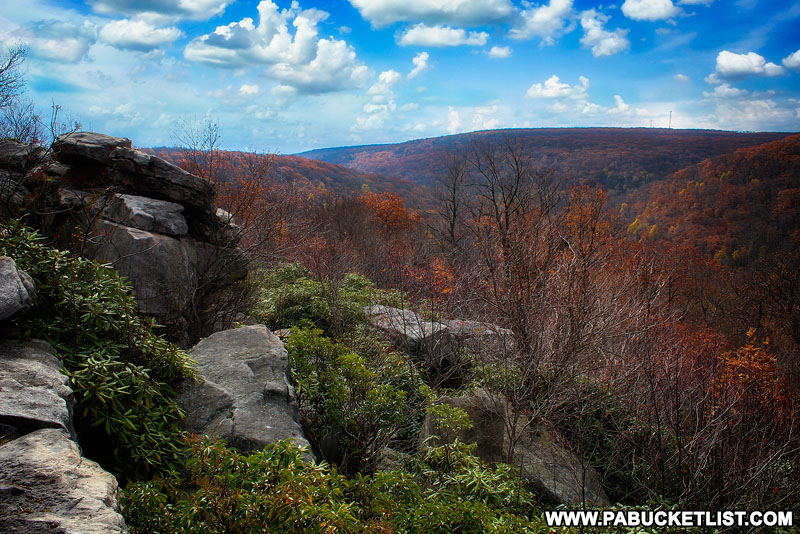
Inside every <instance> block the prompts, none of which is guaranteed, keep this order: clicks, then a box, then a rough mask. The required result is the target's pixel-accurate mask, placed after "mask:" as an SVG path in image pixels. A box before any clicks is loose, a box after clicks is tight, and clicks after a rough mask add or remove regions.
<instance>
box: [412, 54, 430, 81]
mask: <svg viewBox="0 0 800 534" xmlns="http://www.w3.org/2000/svg"><path fill="white" fill-rule="evenodd" d="M428 59H430V56H429V55H428V53H427V52H420V53H419V54H417V55H416V56H414V59H412V60H411V62H412V63H413V64H414V68H413V69H411V72H409V73H408V78H409V79H411V78H414V77H415V76H417V75H419V74H421V73H423V72H425V71H426V70H428V69H429V68H430V67H429V66H428Z"/></svg>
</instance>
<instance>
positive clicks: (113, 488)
mask: <svg viewBox="0 0 800 534" xmlns="http://www.w3.org/2000/svg"><path fill="white" fill-rule="evenodd" d="M118 489H119V488H118V486H117V481H116V479H114V477H113V476H112V475H111V474H109V473H107V472H106V471H103V470H102V469H101V468H100V466H99V465H97V464H96V463H95V462H92V461H90V460H87V459H86V458H83V457H82V456H81V454H80V451H79V450H78V446H77V445H76V444H75V442H74V441H72V440H71V439H70V438H69V436H68V435H67V433H66V432H65V431H64V430H61V429H55V428H44V429H40V430H36V431H34V432H31V433H30V434H27V435H25V436H23V437H21V438H18V439H15V440H13V441H9V442H7V443H4V444H3V445H0V531H1V532H8V533H12V532H13V533H18V534H23V533H26V534H27V533H31V534H34V533H35V534H39V533H45V532H53V533H59V534H112V533H124V532H127V531H128V530H127V527H126V526H125V521H124V520H123V518H122V516H121V515H120V514H119V504H118V501H117V494H118Z"/></svg>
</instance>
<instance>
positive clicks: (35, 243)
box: [0, 221, 192, 478]
mask: <svg viewBox="0 0 800 534" xmlns="http://www.w3.org/2000/svg"><path fill="white" fill-rule="evenodd" d="M0 254H2V255H8V256H10V257H11V258H13V259H14V261H15V262H16V263H17V265H18V266H19V268H21V269H24V270H25V271H26V272H27V273H28V274H29V275H30V276H31V278H32V279H33V281H34V283H35V284H36V291H37V298H36V302H35V305H34V306H33V307H32V308H31V309H29V310H28V311H27V312H25V313H24V314H22V315H21V316H19V317H17V318H15V319H14V320H13V323H14V328H16V329H17V330H18V331H20V332H21V333H23V334H24V335H26V336H28V337H33V338H39V339H45V340H46V341H48V342H50V344H51V345H52V346H53V348H54V349H55V352H56V355H57V356H58V357H59V358H60V359H61V362H62V363H63V365H64V369H65V373H66V374H67V375H68V376H69V377H70V384H71V387H72V389H73V390H74V392H75V398H76V405H75V412H74V413H75V426H76V429H77V430H78V436H79V439H80V442H81V445H82V447H83V449H84V452H85V453H86V454H87V456H89V457H90V458H93V459H95V460H97V461H99V462H100V463H101V464H103V465H104V467H106V468H108V469H109V470H110V471H112V472H113V473H115V474H117V475H119V476H122V477H123V478H124V477H131V476H132V477H145V476H150V475H151V474H152V473H153V472H155V471H160V470H166V469H170V468H171V467H173V466H174V465H175V464H176V462H178V461H179V460H180V458H181V450H182V446H181V440H182V434H181V432H180V431H179V430H178V427H177V426H176V423H177V422H178V420H179V419H181V418H182V417H183V416H184V414H183V412H182V411H181V409H180V408H179V407H178V405H177V404H176V402H175V394H174V392H173V390H172V389H171V387H170V385H169V384H170V383H174V382H175V381H176V380H178V379H181V378H183V377H188V376H191V374H192V370H191V368H190V366H189V361H188V360H187V359H186V358H185V356H184V353H183V352H182V351H181V350H179V349H178V348H177V347H175V346H174V345H172V344H171V343H168V342H167V341H165V340H164V339H162V338H161V337H159V336H157V335H156V334H154V333H153V326H154V324H153V323H152V322H151V321H146V320H143V319H141V318H140V317H139V316H138V315H137V313H136V303H135V301H134V299H133V297H132V295H131V290H130V287H129V286H128V285H127V284H126V283H125V282H123V281H122V280H121V279H120V277H119V276H118V275H117V273H116V272H115V271H114V270H112V269H110V268H108V267H105V266H102V265H99V264H97V263H95V262H93V261H89V260H85V259H79V258H73V257H70V256H69V255H68V254H67V253H65V252H62V251H59V250H55V249H51V248H49V247H46V246H45V245H44V244H42V238H41V237H40V236H39V235H38V234H37V233H36V232H34V231H33V230H30V229H29V228H26V227H25V226H24V225H22V224H21V223H20V222H19V221H8V222H3V223H0Z"/></svg>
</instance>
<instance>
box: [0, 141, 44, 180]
mask: <svg viewBox="0 0 800 534" xmlns="http://www.w3.org/2000/svg"><path fill="white" fill-rule="evenodd" d="M44 152H45V150H44V148H42V147H40V146H38V145H28V144H26V143H20V142H18V141H13V140H11V139H4V140H2V141H0V169H2V170H5V171H16V172H20V173H24V172H25V171H27V170H28V168H29V167H31V166H33V165H35V164H36V163H38V161H39V160H40V159H41V158H42V156H43V155H44Z"/></svg>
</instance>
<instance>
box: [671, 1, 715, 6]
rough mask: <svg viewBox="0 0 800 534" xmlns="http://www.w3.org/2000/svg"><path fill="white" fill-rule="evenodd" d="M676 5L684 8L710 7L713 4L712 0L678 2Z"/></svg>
mask: <svg viewBox="0 0 800 534" xmlns="http://www.w3.org/2000/svg"><path fill="white" fill-rule="evenodd" d="M678 3H679V4H681V5H684V6H698V5H704V6H710V5H711V4H713V3H714V0H678Z"/></svg>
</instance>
